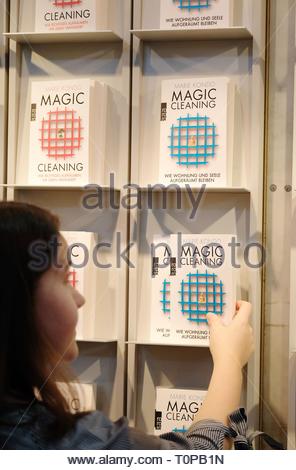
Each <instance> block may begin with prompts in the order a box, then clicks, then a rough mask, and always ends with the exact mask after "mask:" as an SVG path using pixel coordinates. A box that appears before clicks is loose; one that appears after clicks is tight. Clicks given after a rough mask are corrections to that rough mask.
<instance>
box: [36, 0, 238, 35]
mask: <svg viewBox="0 0 296 470" xmlns="http://www.w3.org/2000/svg"><path fill="white" fill-rule="evenodd" d="M119 1H120V0H119ZM240 1H241V0H235V2H234V0H160V2H159V3H160V5H159V13H158V14H159V27H160V28H161V29H179V30H180V29H207V28H224V27H229V26H232V25H233V17H234V7H237V6H238V4H239V3H240ZM234 4H235V5H234ZM142 6H143V8H145V2H143V4H142ZM119 7H120V4H119V2H118V0H38V1H36V7H35V31H36V32H52V33H54V32H60V31H71V30H72V31H73V30H74V31H96V30H98V29H99V28H102V29H103V28H104V25H105V29H107V28H106V25H108V24H110V18H112V16H114V15H115V13H116V10H117V9H118V8H119ZM156 14H157V12H156Z"/></svg>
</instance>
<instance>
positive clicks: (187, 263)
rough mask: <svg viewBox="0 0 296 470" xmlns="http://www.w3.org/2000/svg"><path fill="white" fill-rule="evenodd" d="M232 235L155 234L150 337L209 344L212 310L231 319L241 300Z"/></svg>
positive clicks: (153, 340)
mask: <svg viewBox="0 0 296 470" xmlns="http://www.w3.org/2000/svg"><path fill="white" fill-rule="evenodd" d="M233 241H236V238H235V237H234V236H233V235H207V234H204V235H195V234H189V235H188V234H187V235H185V234H173V235H171V236H168V237H164V238H163V237H154V240H153V249H152V252H151V299H152V300H151V318H150V341H151V342H154V343H166V344H180V345H187V346H209V327H208V323H207V314H208V313H213V314H215V315H219V317H220V318H221V319H222V321H223V323H224V324H228V323H229V322H230V321H231V319H232V317H233V315H234V313H235V303H236V278H237V276H236V273H235V268H234V267H232V263H231V259H232V251H231V247H230V246H229V244H230V243H232V242H233Z"/></svg>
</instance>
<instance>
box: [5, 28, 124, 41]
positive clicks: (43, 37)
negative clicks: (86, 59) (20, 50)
mask: <svg viewBox="0 0 296 470" xmlns="http://www.w3.org/2000/svg"><path fill="white" fill-rule="evenodd" d="M3 35H4V36H5V37H7V38H9V39H13V40H14V41H16V42H19V43H22V44H54V43H67V42H71V43H80V42H121V41H122V38H121V37H120V36H118V34H116V33H115V32H114V31H111V30H105V31H81V32H72V31H65V32H62V33H33V32H22V33H3Z"/></svg>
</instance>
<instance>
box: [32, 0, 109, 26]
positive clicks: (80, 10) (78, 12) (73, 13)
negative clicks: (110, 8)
mask: <svg viewBox="0 0 296 470" xmlns="http://www.w3.org/2000/svg"><path fill="white" fill-rule="evenodd" d="M35 4H36V7H35V31H36V32H42V33H45V32H48V33H55V32H63V31H71V30H72V31H96V29H97V26H98V25H97V17H98V15H100V16H102V15H103V17H104V20H105V21H106V19H107V18H106V14H107V3H106V0H99V1H96V0H37V1H36V3H35ZM106 29H107V28H106Z"/></svg>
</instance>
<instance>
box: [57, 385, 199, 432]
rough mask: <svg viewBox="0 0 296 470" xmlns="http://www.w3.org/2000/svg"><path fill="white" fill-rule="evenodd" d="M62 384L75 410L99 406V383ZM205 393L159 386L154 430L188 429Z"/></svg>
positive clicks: (73, 411) (181, 430)
mask: <svg viewBox="0 0 296 470" xmlns="http://www.w3.org/2000/svg"><path fill="white" fill-rule="evenodd" d="M58 386H59V388H60V390H61V392H62V393H63V395H64V398H65V399H66V400H67V401H68V404H69V408H70V410H71V411H72V413H76V412H78V411H95V410H96V409H97V401H98V388H97V384H94V383H83V384H82V383H81V384H70V389H69V388H68V387H67V386H65V384H63V383H58ZM69 392H70V393H69ZM205 395H206V391H205V390H189V389H174V388H165V387H156V401H155V410H154V434H155V435H160V434H164V433H167V432H179V433H185V432H186V431H188V429H189V428H190V426H191V425H192V424H193V423H194V420H195V419H196V415H197V413H198V411H199V410H200V408H201V405H202V402H203V400H204V397H205Z"/></svg>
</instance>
